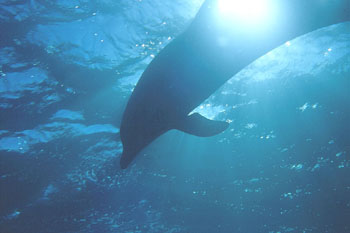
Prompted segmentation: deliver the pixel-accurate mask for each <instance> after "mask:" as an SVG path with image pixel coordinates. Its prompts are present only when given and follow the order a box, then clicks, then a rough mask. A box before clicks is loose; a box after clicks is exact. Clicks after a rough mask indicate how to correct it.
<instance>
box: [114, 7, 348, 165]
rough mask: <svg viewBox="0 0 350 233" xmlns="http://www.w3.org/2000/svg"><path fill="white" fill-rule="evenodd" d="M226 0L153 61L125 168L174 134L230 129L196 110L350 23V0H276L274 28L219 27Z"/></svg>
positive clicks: (128, 131) (125, 134)
mask: <svg viewBox="0 0 350 233" xmlns="http://www.w3.org/2000/svg"><path fill="white" fill-rule="evenodd" d="M219 1H220V0H206V1H204V3H203V4H202V6H201V7H200V10H199V11H198V13H197V15H196V17H195V18H194V19H193V21H192V22H191V24H190V25H189V26H188V28H187V29H186V30H185V31H184V32H183V33H182V34H180V35H179V36H178V37H177V38H175V39H174V40H173V41H172V42H170V43H169V44H168V45H167V46H166V47H165V48H164V49H163V50H162V51H161V52H160V53H159V54H158V55H157V56H156V57H155V58H154V59H153V60H152V62H151V63H150V64H149V65H148V67H147V68H146V70H145V71H144V72H143V74H142V76H141V78H140V79H139V81H138V83H137V84H136V86H135V88H134V90H133V92H132V94H131V96H130V99H129V101H128V103H127V106H126V108H125V111H124V114H123V117H122V121H121V126H120V137H121V141H122V144H123V153H122V156H121V159H120V166H121V168H122V169H125V168H127V167H128V165H129V164H130V163H131V162H132V161H133V160H134V158H135V157H136V156H137V154H138V153H139V152H140V151H141V150H143V149H144V148H145V147H146V146H147V145H149V144H150V143H151V142H152V141H154V140H155V139H156V138H157V137H159V136H161V135H162V134H164V133H166V132H167V131H169V130H172V129H177V130H180V131H183V132H185V133H188V134H192V135H196V136H200V137H209V136H213V135H216V134H219V133H221V132H223V131H224V130H225V129H227V128H228V126H229V124H228V123H227V122H225V121H216V120H210V119H207V118H205V117H204V116H202V115H200V114H198V113H192V114H191V112H192V111H193V110H194V109H195V108H196V107H197V106H199V105H200V104H201V103H202V102H203V101H204V100H205V99H207V98H208V97H209V96H210V95H211V94H212V93H214V92H215V91H216V90H217V89H218V88H219V87H220V86H222V85H223V84H224V83H225V82H226V81H228V80H229V79H230V78H231V77H232V76H234V75H235V74H236V73H238V72H239V71H240V70H242V69H243V68H244V67H246V66H247V65H249V64H250V63H252V62H253V61H254V60H256V59H257V58H259V57H261V56H262V55H264V54H266V53H267V52H269V51H271V50H272V49H274V48H276V47H278V46H280V45H282V44H284V43H286V42H287V41H289V40H292V39H294V38H296V37H298V36H301V35H303V34H305V33H308V32H311V31H313V30H316V29H319V28H321V27H325V26H329V25H332V24H336V23H340V22H345V21H349V20H350V10H349V8H350V0H290V1H289V0H288V1H287V0H280V1H276V0H270V2H271V3H272V6H273V8H274V10H275V12H276V14H275V16H274V17H275V18H273V19H272V21H271V22H269V23H268V25H266V26H262V25H259V26H257V27H255V28H254V27H251V28H250V27H249V26H246V25H245V24H244V23H242V22H241V21H240V20H235V19H232V22H231V21H226V23H220V22H218V17H220V13H218V11H219V6H218V4H219ZM236 1H237V0H236ZM242 1H244V0H242ZM271 17H272V16H271Z"/></svg>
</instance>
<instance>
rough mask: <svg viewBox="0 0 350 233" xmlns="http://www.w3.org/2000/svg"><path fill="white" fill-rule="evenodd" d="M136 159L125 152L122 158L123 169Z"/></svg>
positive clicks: (121, 165)
mask: <svg viewBox="0 0 350 233" xmlns="http://www.w3.org/2000/svg"><path fill="white" fill-rule="evenodd" d="M134 157H135V156H133V155H132V154H130V153H126V152H125V151H123V154H122V157H121V158H120V167H121V169H125V168H127V167H128V166H129V164H130V163H131V161H132V160H133V158H134Z"/></svg>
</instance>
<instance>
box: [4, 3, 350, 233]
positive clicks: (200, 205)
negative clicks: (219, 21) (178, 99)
mask: <svg viewBox="0 0 350 233" xmlns="http://www.w3.org/2000/svg"><path fill="white" fill-rule="evenodd" d="M201 3H202V1H200V0H192V1H186V0H171V1H170V0H119V1H109V0H102V1H87V0H81V1H74V0H72V1H65V0H62V1H46V0H31V1H19V0H18V1H17V0H12V1H4V0H2V1H1V0H0V30H1V31H0V232H2V233H14V232H16V233H19V232H26V233H31V232H33V233H34V232H35V233H40V232H43V233H44V232H45V233H47V232H98V233H99V232H150V233H152V232H198V233H199V232H243V233H246V232H271V233H277V232H281V233H282V232H336V233H345V232H350V223H349V219H350V178H349V177H350V140H349V139H350V124H349V121H350V108H349V106H350V30H349V28H350V24H349V23H342V24H337V25H332V26H329V27H327V28H322V29H319V30H317V31H314V32H311V33H309V34H306V35H303V36H301V37H299V38H296V39H294V40H292V41H289V42H287V43H286V44H284V45H282V46H280V47H279V48H277V49H275V50H273V51H271V52H269V53H268V54H266V55H265V56H263V57H261V58H259V59H258V60H256V61H255V62H254V63H252V64H250V65H249V66H248V67H246V68H245V69H244V70H242V71H241V72H240V73H238V74H237V75H235V76H234V77H232V79H230V80H229V81H228V82H227V83H226V84H225V85H224V86H222V87H221V88H220V89H219V90H218V91H216V92H215V93H214V94H213V95H212V96H211V97H210V98H209V99H207V100H206V101H205V102H204V103H202V104H201V105H200V106H199V107H198V108H197V109H196V110H195V111H197V112H200V113H201V114H203V115H205V116H207V117H209V118H211V119H221V120H227V121H229V122H230V123H231V124H230V128H229V129H228V130H226V131H225V132H224V133H222V134H219V135H217V136H214V137H210V138H198V137H195V136H191V135H187V134H184V133H182V132H179V131H175V130H174V131H170V132H168V133H167V134H166V135H163V136H162V137H160V138H159V139H157V140H156V141H155V142H154V143H153V144H151V145H150V146H149V147H148V148H146V149H145V150H144V151H143V152H142V153H141V154H140V155H139V156H138V157H137V159H136V160H135V162H133V164H132V165H131V166H130V167H129V168H128V169H126V170H120V168H119V165H118V164H119V158H120V155H121V151H122V145H121V142H120V137H119V126H120V120H121V116H122V113H123V110H124V108H125V105H126V103H127V100H128V98H129V96H130V94H131V92H132V90H133V88H134V86H135V84H136V82H137V80H138V79H139V77H140V75H141V74H142V72H143V71H144V69H145V68H146V67H147V65H148V64H149V62H150V61H151V60H152V59H153V58H154V57H155V56H156V55H157V54H158V52H159V51H160V50H161V49H162V48H164V46H165V45H166V44H167V43H169V42H170V41H172V40H173V38H174V37H176V36H177V35H178V34H179V33H181V32H182V31H183V30H184V29H185V28H186V27H187V26H188V25H189V23H190V22H191V20H192V19H193V17H194V16H195V14H196V12H197V10H198V9H199V7H200V5H201ZM306 50H307V52H305V51H306Z"/></svg>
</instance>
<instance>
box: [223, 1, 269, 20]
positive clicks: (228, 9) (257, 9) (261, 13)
mask: <svg viewBox="0 0 350 233" xmlns="http://www.w3.org/2000/svg"><path fill="white" fill-rule="evenodd" d="M273 4H276V1H273V0H219V1H218V18H219V20H220V21H222V22H221V23H225V24H228V25H232V23H238V24H239V25H240V26H261V25H268V24H269V22H270V20H271V18H272V16H273V15H274V11H273V8H274V7H275V6H274V5H273Z"/></svg>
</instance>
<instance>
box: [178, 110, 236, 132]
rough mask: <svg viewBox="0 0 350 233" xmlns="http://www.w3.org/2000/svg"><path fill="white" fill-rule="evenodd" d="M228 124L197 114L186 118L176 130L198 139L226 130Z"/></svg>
mask: <svg viewBox="0 0 350 233" xmlns="http://www.w3.org/2000/svg"><path fill="white" fill-rule="evenodd" d="M228 126H229V123H227V122H225V121H214V120H209V119H207V118H205V117H204V116H202V115H200V114H199V113H193V114H191V115H189V116H187V117H186V118H185V119H184V120H183V121H181V122H180V124H179V125H178V126H177V127H176V129H178V130H180V131H183V132H185V133H189V134H192V135H195V136H199V137H210V136H214V135H216V134H219V133H221V132H223V131H224V130H226V129H227V128H228Z"/></svg>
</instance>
